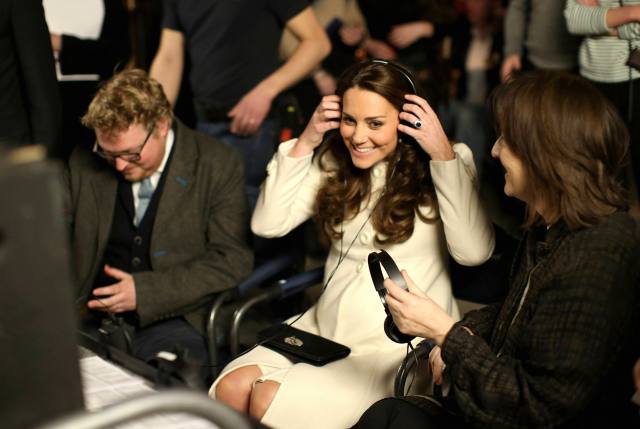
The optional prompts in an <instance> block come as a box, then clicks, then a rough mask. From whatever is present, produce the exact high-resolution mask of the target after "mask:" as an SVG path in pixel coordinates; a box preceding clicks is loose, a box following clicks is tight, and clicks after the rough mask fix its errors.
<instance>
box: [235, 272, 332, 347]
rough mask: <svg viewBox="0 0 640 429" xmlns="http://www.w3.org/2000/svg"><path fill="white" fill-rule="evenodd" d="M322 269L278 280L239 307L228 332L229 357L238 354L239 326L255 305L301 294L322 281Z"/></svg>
mask: <svg viewBox="0 0 640 429" xmlns="http://www.w3.org/2000/svg"><path fill="white" fill-rule="evenodd" d="M323 275H324V267H319V268H316V269H313V270H310V271H305V272H303V273H300V274H295V275H293V276H291V277H289V278H287V279H283V280H278V281H277V282H276V283H275V284H274V285H272V286H270V287H268V288H266V289H264V290H261V291H260V292H259V293H258V294H257V295H255V296H252V297H251V298H249V299H248V300H247V301H245V302H244V303H243V304H242V305H240V306H239V307H238V308H237V309H236V311H235V312H234V314H233V320H232V321H231V330H230V332H229V349H230V351H231V357H235V356H237V355H238V354H239V353H240V339H239V338H240V335H239V332H240V324H241V323H242V320H243V319H244V316H245V314H246V313H247V311H249V310H250V309H251V308H252V307H254V306H255V305H256V304H258V303H260V302H264V301H271V300H275V299H281V298H287V297H289V296H292V295H295V294H297V293H300V292H303V291H304V290H306V289H307V288H309V287H311V286H314V285H316V284H318V283H320V282H321V281H322V277H323Z"/></svg>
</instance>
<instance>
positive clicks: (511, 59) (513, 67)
mask: <svg viewBox="0 0 640 429" xmlns="http://www.w3.org/2000/svg"><path fill="white" fill-rule="evenodd" d="M521 69H522V60H521V59H520V55H518V54H513V55H509V56H508V57H507V58H505V59H504V61H503V62H502V67H501V68H500V78H501V79H502V81H503V82H506V81H507V80H509V77H511V73H513V72H515V71H519V70H521Z"/></svg>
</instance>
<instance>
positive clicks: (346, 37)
mask: <svg viewBox="0 0 640 429" xmlns="http://www.w3.org/2000/svg"><path fill="white" fill-rule="evenodd" d="M338 33H339V34H340V39H341V40H342V43H344V44H345V45H347V46H356V45H357V44H358V43H360V42H362V39H364V36H365V30H364V27H363V26H362V25H360V24H355V25H348V24H345V25H343V26H342V27H340V30H338Z"/></svg>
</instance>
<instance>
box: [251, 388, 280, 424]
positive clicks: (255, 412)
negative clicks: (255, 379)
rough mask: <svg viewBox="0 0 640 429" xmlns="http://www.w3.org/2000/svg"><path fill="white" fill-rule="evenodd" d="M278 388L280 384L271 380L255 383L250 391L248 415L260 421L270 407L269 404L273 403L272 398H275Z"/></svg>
mask: <svg viewBox="0 0 640 429" xmlns="http://www.w3.org/2000/svg"><path fill="white" fill-rule="evenodd" d="M279 388H280V383H277V382H275V381H271V380H267V381H264V382H262V383H257V384H256V385H255V387H254V388H253V390H252V391H251V397H250V401H249V414H250V415H251V416H252V417H254V418H256V419H258V420H261V419H262V417H263V416H264V415H265V413H266V412H267V409H268V408H269V406H270V405H271V402H273V398H275V396H276V393H278V389H279Z"/></svg>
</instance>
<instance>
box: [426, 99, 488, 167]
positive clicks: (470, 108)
mask: <svg viewBox="0 0 640 429" xmlns="http://www.w3.org/2000/svg"><path fill="white" fill-rule="evenodd" d="M438 117H439V118H440V120H441V121H442V126H443V128H444V129H445V132H446V133H447V135H448V136H449V137H450V138H452V139H453V140H454V141H456V142H463V143H466V145H467V146H469V149H471V152H472V153H473V161H474V163H475V164H476V171H477V172H478V177H479V178H481V177H482V173H483V166H484V165H483V164H484V158H485V156H488V153H489V152H488V149H490V144H491V143H492V142H489V141H488V139H489V133H488V130H487V120H486V110H485V108H484V106H481V105H475V104H472V103H468V102H465V101H459V100H451V101H450V102H449V105H448V106H440V109H438Z"/></svg>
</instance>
